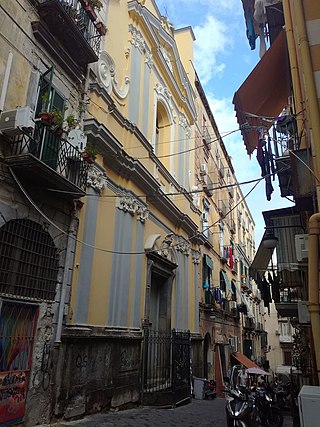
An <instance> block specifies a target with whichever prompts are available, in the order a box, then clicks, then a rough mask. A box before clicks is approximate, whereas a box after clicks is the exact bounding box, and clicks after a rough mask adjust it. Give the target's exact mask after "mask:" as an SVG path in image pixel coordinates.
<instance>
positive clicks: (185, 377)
mask: <svg viewBox="0 0 320 427" xmlns="http://www.w3.org/2000/svg"><path fill="white" fill-rule="evenodd" d="M190 349H191V344H190V332H189V331H186V332H178V331H176V330H174V329H173V330H172V331H171V333H169V334H166V333H162V332H158V331H152V330H148V329H146V330H145V334H144V340H143V358H142V381H141V383H142V390H141V401H142V404H144V405H159V406H163V405H171V406H176V405H177V404H178V403H179V402H182V401H185V400H186V399H190V395H191V388H190Z"/></svg>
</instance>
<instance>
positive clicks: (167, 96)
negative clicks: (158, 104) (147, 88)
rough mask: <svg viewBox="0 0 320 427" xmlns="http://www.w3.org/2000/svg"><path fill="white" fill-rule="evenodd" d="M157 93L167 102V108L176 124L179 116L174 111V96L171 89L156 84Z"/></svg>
mask: <svg viewBox="0 0 320 427" xmlns="http://www.w3.org/2000/svg"><path fill="white" fill-rule="evenodd" d="M155 91H156V92H157V94H158V95H160V97H162V98H163V99H164V100H165V101H166V103H167V106H168V108H169V110H170V112H171V115H172V119H173V121H174V122H176V117H177V116H176V114H175V111H174V107H173V102H172V94H171V92H170V91H169V89H168V88H167V87H165V86H162V85H161V84H160V83H156V85H155Z"/></svg>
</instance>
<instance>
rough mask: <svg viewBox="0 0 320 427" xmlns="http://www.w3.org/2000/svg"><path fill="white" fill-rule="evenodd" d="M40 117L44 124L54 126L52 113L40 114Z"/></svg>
mask: <svg viewBox="0 0 320 427" xmlns="http://www.w3.org/2000/svg"><path fill="white" fill-rule="evenodd" d="M39 117H40V119H41V121H42V122H44V123H47V124H48V125H51V124H52V120H53V116H52V114H51V113H49V112H47V111H45V112H42V113H39Z"/></svg>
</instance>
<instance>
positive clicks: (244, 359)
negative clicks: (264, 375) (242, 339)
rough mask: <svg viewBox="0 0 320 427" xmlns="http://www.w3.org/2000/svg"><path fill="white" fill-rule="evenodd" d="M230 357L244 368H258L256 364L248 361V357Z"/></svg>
mask: <svg viewBox="0 0 320 427" xmlns="http://www.w3.org/2000/svg"><path fill="white" fill-rule="evenodd" d="M232 356H233V357H234V358H235V359H237V361H238V362H240V363H241V365H243V366H245V367H246V368H259V366H258V365H257V364H256V363H254V362H252V360H250V359H248V357H246V356H245V355H244V354H242V353H232Z"/></svg>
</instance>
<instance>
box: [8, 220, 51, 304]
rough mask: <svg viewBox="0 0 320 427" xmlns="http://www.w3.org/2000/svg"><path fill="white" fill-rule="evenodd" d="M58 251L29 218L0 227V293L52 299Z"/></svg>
mask: <svg viewBox="0 0 320 427" xmlns="http://www.w3.org/2000/svg"><path fill="white" fill-rule="evenodd" d="M58 268H59V261H58V252H57V248H56V247H55V245H54V242H53V240H52V238H51V236H50V234H49V233H48V232H47V231H46V230H44V229H43V227H42V226H41V225H40V224H38V223H36V222H34V221H31V220H28V219H14V220H11V221H9V222H7V223H6V224H5V225H3V226H2V227H1V228H0V294H6V295H16V296H17V295H18V296H21V297H28V298H32V299H37V300H54V298H55V293H56V285H57V276H58Z"/></svg>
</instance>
